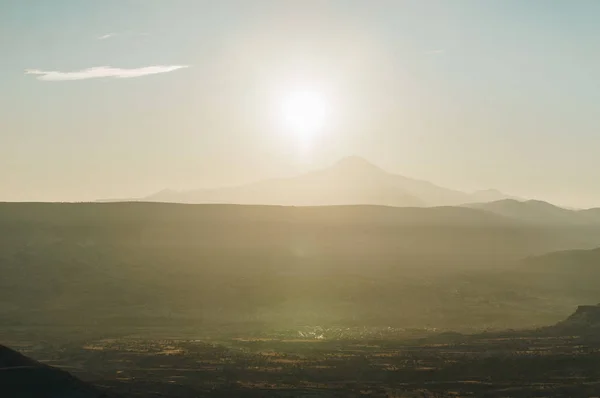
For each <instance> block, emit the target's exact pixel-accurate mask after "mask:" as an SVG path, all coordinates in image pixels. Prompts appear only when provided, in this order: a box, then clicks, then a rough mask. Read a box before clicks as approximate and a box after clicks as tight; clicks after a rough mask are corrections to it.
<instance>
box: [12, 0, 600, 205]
mask: <svg viewBox="0 0 600 398" xmlns="http://www.w3.org/2000/svg"><path fill="white" fill-rule="evenodd" d="M599 15H600V3H599V2H597V1H593V0H589V1H585V0H580V1H577V2H556V1H552V2H541V1H538V2H533V1H528V2H524V1H517V0H512V1H486V2H480V1H452V2H450V1H377V2H368V1H285V2H283V1H275V0H273V1H252V2H250V1H243V0H240V1H225V0H224V1H218V2H215V1H200V0H189V1H187V0H182V1H175V0H170V1H165V0H145V1H141V0H107V1H101V2H92V1H85V2H84V1H79V0H55V1H52V2H50V1H46V0H38V1H35V0H25V1H16V0H8V1H2V2H0V37H1V39H0V53H1V54H2V63H1V64H0V87H1V88H2V95H1V96H0V121H1V124H0V126H1V129H0V200H4V201H92V200H97V199H102V198H114V197H116V198H123V197H143V196H146V195H149V194H152V193H153V192H157V191H159V190H162V189H164V188H171V189H183V190H192V189H198V188H206V187H222V186H230V185H238V184H244V183H249V182H253V181H259V180H263V179H268V178H273V177H288V176H294V175H297V174H302V173H305V172H308V171H311V170H316V169H322V168H325V167H328V166H329V165H331V164H334V163H335V162H336V161H338V160H339V159H341V158H343V157H345V156H348V155H359V156H362V157H364V158H366V159H368V160H369V161H371V162H373V163H374V164H376V165H378V166H380V167H382V168H384V169H385V170H387V171H389V172H393V173H396V174H401V175H404V176H408V177H413V178H418V179H423V180H427V181H431V182H434V183H436V184H439V185H441V186H444V187H449V188H453V189H457V190H461V191H466V192H470V191H474V190H477V189H486V188H495V189H498V190H500V191H502V192H507V193H510V194H511V195H515V196H518V197H524V198H539V199H544V200H547V201H550V202H552V203H556V204H560V205H567V206H574V207H593V206H597V205H599V204H600V186H598V184H595V182H597V181H599V180H600V159H599V158H598V157H597V150H598V148H599V147H600V135H599V134H598V131H599V130H598V127H599V122H598V117H597V115H598V114H600V98H599V94H598V93H599V92H600V90H599V89H600V83H599V82H600V51H599V50H600V47H599V44H598V43H600V27H598V24H597V21H598V16H599ZM306 93H308V94H306ZM303 98H305V99H306V98H309V100H308V101H306V100H303ZM315 98H317V100H315ZM303 101H304V105H303ZM315 101H317V102H319V101H321V102H322V105H320V106H319V107H317V108H314V107H313V108H311V107H308V108H307V107H306V106H305V105H306V103H309V104H313V105H314V103H315ZM282 103H283V104H285V103H292V108H293V109H295V110H293V111H292V112H291V114H284V115H282V114H281V112H282V111H281V107H280V104H282ZM298 104H299V105H298ZM307 118H308V119H307ZM316 118H319V119H318V120H317V119H316ZM286 120H287V122H285V121H286ZM282 121H283V122H282ZM290 121H292V122H291V123H290ZM307 137H308V138H307ZM533 182H534V183H533Z"/></svg>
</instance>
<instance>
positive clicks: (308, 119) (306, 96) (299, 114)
mask: <svg viewBox="0 0 600 398" xmlns="http://www.w3.org/2000/svg"><path fill="white" fill-rule="evenodd" d="M280 105H281V109H280V111H281V119H282V120H281V121H282V124H283V126H284V128H285V129H287V130H288V131H289V132H291V133H292V134H295V135H296V136H298V138H300V139H302V140H306V139H309V138H311V137H313V136H315V135H316V134H319V133H321V132H322V131H323V129H324V128H325V125H326V123H327V118H328V115H329V104H328V102H327V100H326V98H325V96H324V95H323V94H322V93H320V92H318V91H312V90H297V91H293V92H290V93H288V95H287V96H286V97H285V98H283V100H282V101H281V104H280Z"/></svg>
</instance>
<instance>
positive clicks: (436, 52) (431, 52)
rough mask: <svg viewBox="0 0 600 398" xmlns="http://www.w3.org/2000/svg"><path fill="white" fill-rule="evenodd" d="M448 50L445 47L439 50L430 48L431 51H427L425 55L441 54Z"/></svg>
mask: <svg viewBox="0 0 600 398" xmlns="http://www.w3.org/2000/svg"><path fill="white" fill-rule="evenodd" d="M445 52H446V50H444V49H438V50H429V51H425V53H424V54H425V55H440V54H443V53H445Z"/></svg>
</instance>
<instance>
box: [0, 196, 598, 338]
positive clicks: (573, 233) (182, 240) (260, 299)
mask: <svg viewBox="0 0 600 398" xmlns="http://www.w3.org/2000/svg"><path fill="white" fill-rule="evenodd" d="M0 234H2V236H3V237H4V238H3V239H2V241H0V264H2V272H3V278H1V279H0V321H1V322H2V324H5V325H22V324H28V325H35V324H37V325H48V324H57V325H81V324H85V325H90V324H93V325H95V326H94V328H95V329H96V330H100V329H101V328H103V327H111V326H110V325H126V324H132V325H153V324H160V325H165V324H168V325H175V324H178V323H199V322H200V323H203V324H205V325H217V324H223V323H232V322H233V323H240V324H241V323H257V322H258V323H265V324H269V325H272V326H274V327H275V326H277V327H293V325H297V324H321V323H324V322H326V323H338V324H339V323H341V324H348V323H354V324H374V325H382V324H383V325H389V324H394V325H400V326H426V325H436V326H437V327H462V326H463V325H464V324H465V322H466V323H468V324H470V325H472V326H476V325H477V326H481V327H485V326H490V325H497V326H502V325H511V326H515V325H520V324H522V323H523V322H526V323H527V324H532V323H533V324H535V323H537V322H546V321H547V320H549V319H550V320H553V319H556V317H558V316H562V315H563V313H561V312H560V311H563V310H564V308H565V306H568V305H570V304H571V302H565V304H564V305H563V304H561V303H562V302H563V301H565V297H567V296H568V295H569V294H572V292H570V291H565V292H564V294H563V296H556V297H553V298H551V299H550V300H546V299H545V298H544V300H541V299H540V296H538V295H537V293H538V292H537V291H533V290H531V289H527V288H521V285H519V284H518V283H515V281H514V280H513V279H510V278H506V277H500V275H502V274H503V273H505V271H501V270H506V269H507V267H510V266H512V265H513V264H515V262H516V261H517V260H518V259H520V258H523V257H526V256H531V255H537V254H541V253H545V252H549V251H553V250H562V249H566V248H573V247H579V248H590V247H593V246H594V245H595V244H596V242H598V240H599V239H600V230H598V229H593V228H592V229H590V228H574V227H572V226H568V227H559V226H555V227H543V228H542V227H538V226H532V225H527V224H522V223H519V222H518V221H515V220H511V219H507V218H505V217H500V216H498V215H494V214H490V213H489V212H485V211H480V210H475V209H468V208H452V207H439V208H394V207H378V206H336V207H301V208H294V207H273V206H239V205H181V204H161V203H114V204H98V203H95V204H89V203H88V204H44V203H5V204H0ZM510 269H512V268H510ZM490 272H491V274H490ZM519 280H520V278H519ZM576 298H577V299H579V297H576ZM556 306H558V307H556ZM556 308H558V310H557V309H556ZM532 311H539V312H538V314H537V315H536V316H535V317H531V316H530V314H531V312H532Z"/></svg>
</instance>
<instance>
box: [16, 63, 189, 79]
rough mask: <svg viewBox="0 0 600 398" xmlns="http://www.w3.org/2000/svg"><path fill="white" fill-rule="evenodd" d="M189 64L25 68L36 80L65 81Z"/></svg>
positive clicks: (136, 73)
mask: <svg viewBox="0 0 600 398" xmlns="http://www.w3.org/2000/svg"><path fill="white" fill-rule="evenodd" d="M188 67H189V65H154V66H144V67H142V68H134V69H121V68H113V67H110V66H97V67H94V68H88V69H83V70H80V71H74V72H59V71H44V70H39V69H26V70H25V74H26V75H37V79H38V80H46V81H56V82H58V81H67V80H84V79H98V78H103V77H114V78H118V79H125V78H131V77H141V76H148V75H155V74H158V73H167V72H173V71H176V70H178V69H183V68H188Z"/></svg>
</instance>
